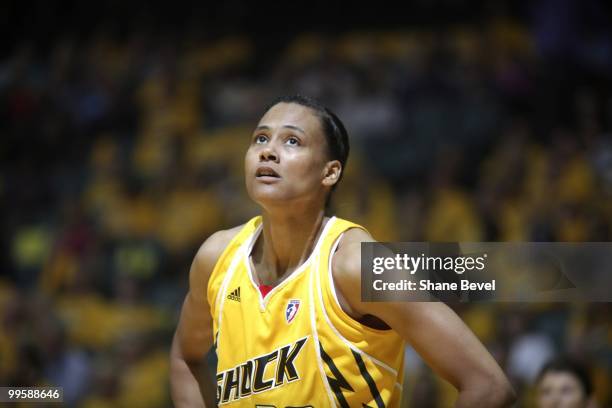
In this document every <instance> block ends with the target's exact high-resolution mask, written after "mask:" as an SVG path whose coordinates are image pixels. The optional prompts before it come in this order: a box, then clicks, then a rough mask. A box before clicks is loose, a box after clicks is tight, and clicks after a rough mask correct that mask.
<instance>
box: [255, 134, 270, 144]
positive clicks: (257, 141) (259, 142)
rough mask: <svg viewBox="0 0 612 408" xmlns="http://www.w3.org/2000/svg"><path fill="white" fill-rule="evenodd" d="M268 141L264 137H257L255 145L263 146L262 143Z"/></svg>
mask: <svg viewBox="0 0 612 408" xmlns="http://www.w3.org/2000/svg"><path fill="white" fill-rule="evenodd" d="M267 141H268V138H267V137H266V136H264V135H257V136H255V143H257V144H262V143H266V142H267Z"/></svg>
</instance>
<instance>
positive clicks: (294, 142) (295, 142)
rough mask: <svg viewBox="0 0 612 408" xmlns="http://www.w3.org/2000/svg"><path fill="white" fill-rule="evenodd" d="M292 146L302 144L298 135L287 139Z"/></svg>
mask: <svg viewBox="0 0 612 408" xmlns="http://www.w3.org/2000/svg"><path fill="white" fill-rule="evenodd" d="M285 143H287V144H288V145H290V146H299V145H300V141H299V140H298V138H297V137H290V138H289V139H287V141H286V142H285Z"/></svg>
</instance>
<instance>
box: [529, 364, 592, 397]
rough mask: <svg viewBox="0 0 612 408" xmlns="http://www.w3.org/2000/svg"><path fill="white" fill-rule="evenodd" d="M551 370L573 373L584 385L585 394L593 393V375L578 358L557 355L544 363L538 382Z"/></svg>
mask: <svg viewBox="0 0 612 408" xmlns="http://www.w3.org/2000/svg"><path fill="white" fill-rule="evenodd" d="M550 372H564V373H570V374H573V375H574V377H576V379H578V382H579V383H580V385H582V390H583V391H584V395H585V396H587V397H589V396H590V395H591V394H592V393H593V383H592V382H591V377H590V376H589V372H588V370H587V369H586V367H585V366H584V365H582V364H580V363H579V362H577V361H576V360H573V359H571V358H569V357H565V356H562V357H557V358H555V359H553V360H551V361H549V362H548V363H546V364H544V366H543V367H542V369H541V370H540V374H538V379H537V383H538V384H539V383H540V381H542V378H543V377H544V376H545V375H546V374H548V373H550Z"/></svg>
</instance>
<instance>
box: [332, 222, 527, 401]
mask: <svg viewBox="0 0 612 408" xmlns="http://www.w3.org/2000/svg"><path fill="white" fill-rule="evenodd" d="M362 241H364V242H367V241H372V238H371V237H370V236H369V235H368V234H367V233H366V232H364V231H362V230H357V229H352V230H349V231H347V233H346V234H345V237H344V238H343V240H342V242H341V243H340V245H339V248H338V252H337V253H336V254H335V255H334V258H333V276H334V282H335V286H336V290H337V291H338V292H339V293H338V296H339V298H341V299H342V301H341V303H343V304H342V306H343V308H345V309H346V311H347V313H348V314H349V315H351V316H353V317H354V318H356V319H359V318H360V317H362V316H365V315H373V316H376V317H377V318H379V319H381V320H383V321H384V322H385V323H386V324H387V325H389V326H390V327H391V328H393V329H394V330H395V331H396V332H397V333H399V334H400V335H401V336H402V337H403V338H404V339H405V340H406V341H407V342H409V343H410V344H411V345H412V346H413V347H414V349H415V350H416V351H417V352H418V353H419V355H420V356H421V357H422V358H423V359H424V360H425V361H426V362H427V364H428V365H429V366H430V367H431V368H432V369H433V370H434V371H435V372H437V373H438V374H439V375H440V376H442V377H443V378H444V379H446V380H447V381H449V382H450V383H451V384H453V385H454V386H455V388H457V390H458V391H459V396H458V399H457V402H456V405H455V406H456V407H485V408H486V407H508V406H511V405H512V404H513V402H514V400H515V395H514V391H513V389H512V387H511V386H510V383H509V382H508V380H507V378H506V376H505V375H504V373H503V371H502V370H501V368H500V367H499V365H498V364H497V362H496V361H495V359H493V357H492V356H491V355H490V354H489V352H488V351H487V349H486V348H485V347H484V346H483V345H482V343H480V341H479V340H478V339H477V338H476V336H475V335H474V334H473V333H472V331H471V330H470V329H469V328H468V327H467V326H466V325H465V324H464V323H463V321H462V320H461V319H460V318H459V317H458V316H457V315H456V314H455V313H454V312H453V311H452V310H451V309H450V308H449V307H448V306H446V305H445V304H444V303H442V302H362V301H361V242H362Z"/></svg>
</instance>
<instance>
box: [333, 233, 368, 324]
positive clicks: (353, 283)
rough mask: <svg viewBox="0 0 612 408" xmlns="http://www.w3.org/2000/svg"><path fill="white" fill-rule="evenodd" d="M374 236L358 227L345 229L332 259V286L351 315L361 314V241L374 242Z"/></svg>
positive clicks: (343, 306)
mask: <svg viewBox="0 0 612 408" xmlns="http://www.w3.org/2000/svg"><path fill="white" fill-rule="evenodd" d="M374 241H375V240H374V238H372V236H371V235H370V234H369V233H367V232H366V231H364V230H362V229H360V228H351V229H349V230H347V231H346V232H345V233H344V235H343V236H342V239H341V240H340V242H339V244H338V249H337V251H336V253H335V254H334V256H333V259H332V276H333V279H334V286H335V287H336V292H337V295H338V298H339V300H340V303H341V306H342V308H343V309H344V310H345V312H347V313H349V314H350V315H352V316H357V315H359V314H362V313H361V311H360V310H359V309H360V307H359V306H360V305H359V303H360V300H361V296H360V294H361V243H362V242H374Z"/></svg>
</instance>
